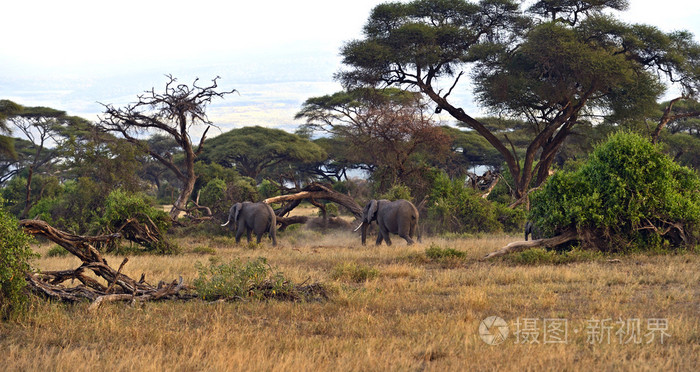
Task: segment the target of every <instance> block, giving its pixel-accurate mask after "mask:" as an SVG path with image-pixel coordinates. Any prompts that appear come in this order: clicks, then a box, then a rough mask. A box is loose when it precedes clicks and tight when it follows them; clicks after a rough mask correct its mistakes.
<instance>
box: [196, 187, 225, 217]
mask: <svg viewBox="0 0 700 372" xmlns="http://www.w3.org/2000/svg"><path fill="white" fill-rule="evenodd" d="M227 188H228V187H227V185H226V182H225V181H224V180H222V179H220V178H214V179H213V180H211V181H209V182H207V184H206V186H204V188H202V190H201V192H200V194H199V205H203V206H207V207H209V208H210V209H211V213H212V214H214V215H217V214H221V213H226V212H227V211H228V203H226V202H225V200H226V190H227Z"/></svg>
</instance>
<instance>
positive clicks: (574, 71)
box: [337, 0, 698, 200]
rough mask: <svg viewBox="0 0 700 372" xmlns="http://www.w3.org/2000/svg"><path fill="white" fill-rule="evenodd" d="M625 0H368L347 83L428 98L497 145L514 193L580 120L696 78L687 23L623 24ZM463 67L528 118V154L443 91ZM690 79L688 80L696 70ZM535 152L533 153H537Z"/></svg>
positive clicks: (347, 52) (488, 95)
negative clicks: (374, 1)
mask: <svg viewBox="0 0 700 372" xmlns="http://www.w3.org/2000/svg"><path fill="white" fill-rule="evenodd" d="M626 6H627V2H626V1H624V0H595V1H581V0H567V1H560V0H557V1H552V0H543V1H537V2H536V3H535V4H534V5H533V6H532V7H530V8H529V9H528V10H526V11H523V10H521V9H520V8H519V6H518V5H517V2H516V1H511V0H483V1H481V2H479V3H478V4H474V3H470V2H468V1H463V0H416V1H413V2H410V3H387V4H382V5H379V6H377V7H375V8H374V10H373V11H372V13H371V15H370V17H369V20H368V22H367V24H366V25H365V28H364V38H363V39H361V40H355V41H352V42H349V43H348V44H347V45H345V46H344V47H343V49H342V51H341V53H342V55H343V62H344V64H346V65H347V66H349V67H350V69H349V70H346V71H341V72H340V73H338V75H337V77H338V78H339V79H340V80H341V81H342V82H343V84H344V85H346V86H357V85H371V86H377V85H397V86H400V87H404V88H408V89H415V90H417V91H420V92H422V93H423V94H425V95H426V96H428V97H429V98H430V99H431V100H432V101H433V102H434V103H435V104H436V106H437V107H436V111H437V112H440V111H443V110H444V111H446V112H448V113H449V114H450V115H451V116H452V117H454V118H455V119H457V120H458V121H459V122H460V123H461V124H462V125H464V126H466V127H468V128H471V129H473V130H474V131H476V132H477V133H479V135H481V136H482V137H484V138H485V139H486V140H487V141H488V142H489V143H490V144H491V145H492V146H493V147H494V148H495V149H496V150H498V152H500V153H501V154H502V155H503V157H504V159H505V162H506V164H507V166H508V169H509V171H510V173H511V174H512V176H513V179H514V182H515V186H514V189H513V193H514V196H515V197H516V198H518V199H520V200H522V198H523V197H525V196H526V195H527V191H528V189H529V188H530V187H532V186H533V183H534V185H535V186H536V185H539V184H540V183H542V182H543V181H544V180H545V179H546V177H547V176H548V174H549V172H548V171H549V167H550V165H551V164H552V162H553V161H554V159H555V155H556V153H557V151H558V150H559V149H560V148H561V146H562V144H563V143H564V140H565V139H566V137H567V136H568V135H569V134H571V133H572V130H573V128H574V126H575V125H577V124H578V123H579V122H580V121H581V120H582V119H590V118H596V117H599V116H600V115H607V114H611V113H614V112H621V111H624V112H627V113H630V112H635V111H639V108H640V107H648V106H649V105H652V104H655V101H656V99H657V98H658V97H659V96H660V94H661V93H662V92H663V91H664V88H665V87H664V85H663V84H662V77H664V76H665V77H668V78H671V80H670V81H671V82H674V81H676V82H677V81H678V80H676V79H675V78H674V77H678V76H683V77H685V78H687V79H690V80H687V81H696V82H697V81H698V80H697V78H698V76H697V75H694V74H693V72H692V71H691V70H693V64H692V63H688V62H689V61H692V58H693V57H692V56H693V53H694V51H695V50H696V48H697V43H695V42H694V41H693V40H692V35H691V34H689V33H687V32H675V33H670V34H666V33H663V32H661V31H659V30H658V29H656V28H654V27H651V26H647V25H628V24H625V23H622V22H620V21H618V20H616V19H615V18H613V17H612V16H608V15H605V12H606V11H607V10H611V9H612V10H623V9H625V8H626ZM466 71H471V72H472V77H473V83H474V87H475V92H476V95H477V98H478V99H479V101H480V102H481V103H482V104H483V105H485V106H486V107H487V108H489V109H491V110H493V112H494V113H495V114H498V115H500V116H502V117H505V118H510V119H519V120H523V121H526V122H527V123H528V124H529V125H530V126H531V127H532V128H533V131H534V133H535V135H534V136H533V137H532V138H531V139H530V142H529V144H528V146H527V149H526V152H525V155H524V159H522V161H521V159H520V157H519V155H518V154H517V152H516V149H515V146H513V145H512V144H510V143H508V140H507V139H505V140H504V139H502V138H499V137H498V136H496V135H495V134H494V133H493V132H492V131H491V130H490V129H489V128H488V127H487V126H486V125H485V124H484V123H483V122H482V121H480V120H478V119H476V118H474V117H473V116H472V115H470V114H469V113H467V112H465V110H464V109H462V108H461V107H459V105H458V104H457V103H456V101H455V100H453V99H452V97H451V94H452V93H453V91H454V90H455V88H457V86H458V85H459V84H460V80H461V79H462V78H463V77H464V75H465V72H466ZM693 79H694V80H693ZM537 157H539V158H537Z"/></svg>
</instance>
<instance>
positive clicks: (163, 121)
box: [99, 75, 236, 220]
mask: <svg viewBox="0 0 700 372" xmlns="http://www.w3.org/2000/svg"><path fill="white" fill-rule="evenodd" d="M167 77H168V79H169V81H168V82H167V83H166V85H165V92H164V93H156V91H155V89H151V90H150V91H146V92H145V93H143V94H141V95H139V96H138V102H136V103H135V104H131V105H128V106H126V107H122V108H116V107H114V106H112V105H111V104H108V105H103V106H104V107H105V112H104V117H101V118H100V123H99V126H100V127H101V128H102V129H103V130H105V131H108V132H115V133H119V134H121V135H122V136H123V137H124V138H125V139H126V140H127V141H129V142H131V143H134V144H136V145H137V146H139V147H140V148H141V149H142V150H144V151H145V152H147V153H148V154H149V155H151V156H152V157H153V158H154V159H156V160H157V161H159V162H160V163H161V164H163V165H164V166H165V167H166V168H168V169H169V170H170V171H172V172H173V173H174V174H175V176H176V177H177V179H178V180H179V181H180V182H181V183H182V185H181V187H180V193H179V196H178V198H177V200H176V201H175V203H173V207H172V209H171V210H170V217H171V218H172V219H173V220H175V219H176V218H177V216H178V214H179V212H180V211H184V210H186V209H187V202H188V201H189V199H190V196H191V195H192V191H193V190H194V184H195V181H196V180H197V175H196V174H195V173H194V161H195V159H196V158H197V156H198V155H199V154H200V153H201V152H202V149H203V145H204V140H205V138H206V135H207V132H208V131H209V128H210V127H211V126H212V125H213V124H212V122H211V121H209V119H208V118H207V115H206V108H207V105H208V104H210V103H211V101H212V99H214V98H224V96H226V95H227V94H231V93H233V92H236V90H235V89H232V90H230V91H217V90H216V88H217V87H218V85H217V80H218V79H219V77H218V76H217V77H216V78H215V79H213V80H212V84H211V85H209V86H204V87H202V86H199V85H197V84H198V81H199V79H195V81H194V82H193V83H192V86H189V85H186V84H177V80H176V79H175V78H174V77H172V75H167ZM195 125H206V126H207V128H206V129H205V130H204V134H202V137H201V138H200V140H199V144H198V145H197V146H196V147H195V146H194V145H193V143H192V138H191V137H190V130H191V129H192V127H193V126H195ZM152 130H155V131H158V132H165V133H166V134H167V135H168V136H171V137H172V138H173V139H175V141H176V142H177V143H178V145H179V146H180V148H181V149H182V150H183V153H184V164H183V165H182V168H181V167H180V166H178V164H175V162H174V161H173V158H172V154H166V155H162V154H159V153H158V152H156V151H154V150H153V149H151V148H150V147H149V146H148V144H147V142H146V141H144V140H143V139H141V138H139V135H143V134H145V133H146V132H148V131H152ZM183 168H184V169H183Z"/></svg>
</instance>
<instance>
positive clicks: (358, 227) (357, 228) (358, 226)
mask: <svg viewBox="0 0 700 372" xmlns="http://www.w3.org/2000/svg"><path fill="white" fill-rule="evenodd" d="M361 226H362V222H360V224H359V225H357V227H356V228H355V230H352V232H355V231H357V230H359V229H360V227H361Z"/></svg>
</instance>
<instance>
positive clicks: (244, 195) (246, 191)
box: [226, 177, 260, 211]
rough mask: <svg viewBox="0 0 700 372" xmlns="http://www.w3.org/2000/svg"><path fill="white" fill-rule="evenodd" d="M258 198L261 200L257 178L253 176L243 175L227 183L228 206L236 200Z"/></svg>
mask: <svg viewBox="0 0 700 372" xmlns="http://www.w3.org/2000/svg"><path fill="white" fill-rule="evenodd" d="M258 200H260V194H259V193H258V189H257V187H255V180H254V179H252V178H249V177H241V178H240V179H238V180H236V181H234V182H233V183H230V184H227V185H226V202H227V203H226V206H227V207H228V208H230V207H231V205H233V203H236V202H242V201H258ZM227 211H228V209H227Z"/></svg>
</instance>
